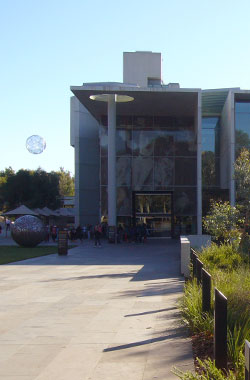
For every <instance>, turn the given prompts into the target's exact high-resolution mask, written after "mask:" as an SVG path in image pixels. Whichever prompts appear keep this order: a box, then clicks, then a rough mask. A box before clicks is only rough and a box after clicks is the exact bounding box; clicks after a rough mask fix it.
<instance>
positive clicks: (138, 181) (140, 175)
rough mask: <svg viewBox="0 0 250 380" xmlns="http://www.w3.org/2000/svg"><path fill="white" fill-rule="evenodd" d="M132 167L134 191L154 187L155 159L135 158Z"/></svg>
mask: <svg viewBox="0 0 250 380" xmlns="http://www.w3.org/2000/svg"><path fill="white" fill-rule="evenodd" d="M132 165H133V166H132V183H133V189H134V190H140V189H141V187H142V186H149V185H151V186H153V159H152V158H148V157H134V158H133V163H132Z"/></svg>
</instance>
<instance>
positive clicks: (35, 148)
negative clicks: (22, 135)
mask: <svg viewBox="0 0 250 380" xmlns="http://www.w3.org/2000/svg"><path fill="white" fill-rule="evenodd" d="M26 148H27V149H28V151H29V152H30V153H32V154H40V153H42V152H43V151H44V149H45V148H46V141H45V140H44V138H43V137H41V136H38V135H32V136H30V137H28V138H27V140H26Z"/></svg>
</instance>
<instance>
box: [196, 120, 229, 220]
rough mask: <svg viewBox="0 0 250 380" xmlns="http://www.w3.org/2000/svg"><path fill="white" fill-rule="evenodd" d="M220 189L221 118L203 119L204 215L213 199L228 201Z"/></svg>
mask: <svg viewBox="0 0 250 380" xmlns="http://www.w3.org/2000/svg"><path fill="white" fill-rule="evenodd" d="M224 193H225V194H224ZM227 194H228V192H227V191H223V190H221V189H220V118H219V117H203V119H202V214H203V215H206V214H207V212H208V211H209V208H210V201H211V199H214V200H218V199H223V200H226V199H227Z"/></svg>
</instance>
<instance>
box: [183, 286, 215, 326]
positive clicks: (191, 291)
mask: <svg viewBox="0 0 250 380" xmlns="http://www.w3.org/2000/svg"><path fill="white" fill-rule="evenodd" d="M201 296H202V295H201V286H200V285H198V284H197V281H196V279H193V280H191V281H188V282H187V283H186V284H185V288H184V295H183V297H182V299H181V302H180V309H181V313H182V319H183V321H184V322H185V323H186V324H187V325H188V326H189V328H190V330H191V331H192V332H193V333H196V332H200V331H207V332H209V333H212V332H213V316H212V314H210V313H203V312H202V298H201Z"/></svg>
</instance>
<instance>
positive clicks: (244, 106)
mask: <svg viewBox="0 0 250 380" xmlns="http://www.w3.org/2000/svg"><path fill="white" fill-rule="evenodd" d="M235 112H236V113H239V112H246V113H250V102H236V103H235Z"/></svg>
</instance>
